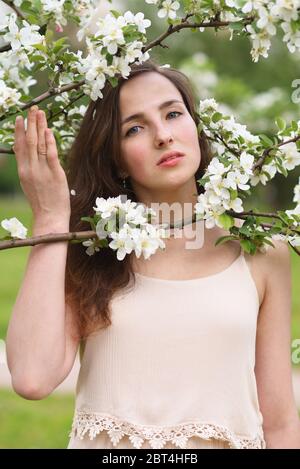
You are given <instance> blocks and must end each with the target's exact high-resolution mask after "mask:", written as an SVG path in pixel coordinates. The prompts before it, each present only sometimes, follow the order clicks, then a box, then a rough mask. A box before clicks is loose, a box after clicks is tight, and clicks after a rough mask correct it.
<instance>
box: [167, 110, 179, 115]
mask: <svg viewBox="0 0 300 469" xmlns="http://www.w3.org/2000/svg"><path fill="white" fill-rule="evenodd" d="M170 114H179V115H181V114H182V112H178V111H171V112H169V114H168V116H169V115H170Z"/></svg>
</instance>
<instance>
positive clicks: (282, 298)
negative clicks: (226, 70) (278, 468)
mask: <svg viewBox="0 0 300 469" xmlns="http://www.w3.org/2000/svg"><path fill="white" fill-rule="evenodd" d="M273 244H274V245H275V248H272V247H270V248H269V249H268V251H267V253H266V254H259V255H258V260H257V262H258V263H259V264H260V266H259V267H260V269H262V271H263V275H264V277H265V279H266V282H265V294H264V298H263V302H262V304H261V306H260V311H259V317H258V323H257V340H256V365H255V374H256V379H257V388H258V397H259V403H260V409H261V413H262V415H263V419H264V422H263V430H264V435H265V440H266V444H267V448H274V449H275V448H298V449H300V420H299V417H298V411H297V407H296V403H295V398H294V394H293V384H292V365H291V262H290V253H289V248H288V246H287V245H286V244H285V243H284V242H282V241H274V240H273Z"/></svg>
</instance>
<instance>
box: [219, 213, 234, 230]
mask: <svg viewBox="0 0 300 469" xmlns="http://www.w3.org/2000/svg"><path fill="white" fill-rule="evenodd" d="M218 220H219V222H220V223H221V225H222V226H223V228H224V229H225V230H229V228H231V227H232V226H233V225H234V218H233V217H231V216H230V215H227V213H222V215H219V217H218Z"/></svg>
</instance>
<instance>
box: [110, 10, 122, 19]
mask: <svg viewBox="0 0 300 469" xmlns="http://www.w3.org/2000/svg"><path fill="white" fill-rule="evenodd" d="M109 11H110V13H112V14H113V15H114V17H115V18H119V16H121V13H119V12H118V11H117V10H109Z"/></svg>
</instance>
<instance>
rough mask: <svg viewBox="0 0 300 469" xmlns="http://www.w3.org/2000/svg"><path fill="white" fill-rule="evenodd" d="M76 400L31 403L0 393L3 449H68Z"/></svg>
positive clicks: (57, 398) (60, 398) (0, 443)
mask: <svg viewBox="0 0 300 469" xmlns="http://www.w3.org/2000/svg"><path fill="white" fill-rule="evenodd" d="M73 409H74V397H73V396H69V395H57V394H56V395H55V396H54V395H52V396H49V397H47V398H46V399H43V400H41V401H28V400H25V399H23V398H22V397H19V396H18V395H17V394H15V393H13V392H10V391H8V390H0V416H1V417H0V418H1V425H0V448H26V449H29V448H34V449H37V448H42V449H44V448H67V445H68V441H69V433H70V430H71V425H72V417H73Z"/></svg>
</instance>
